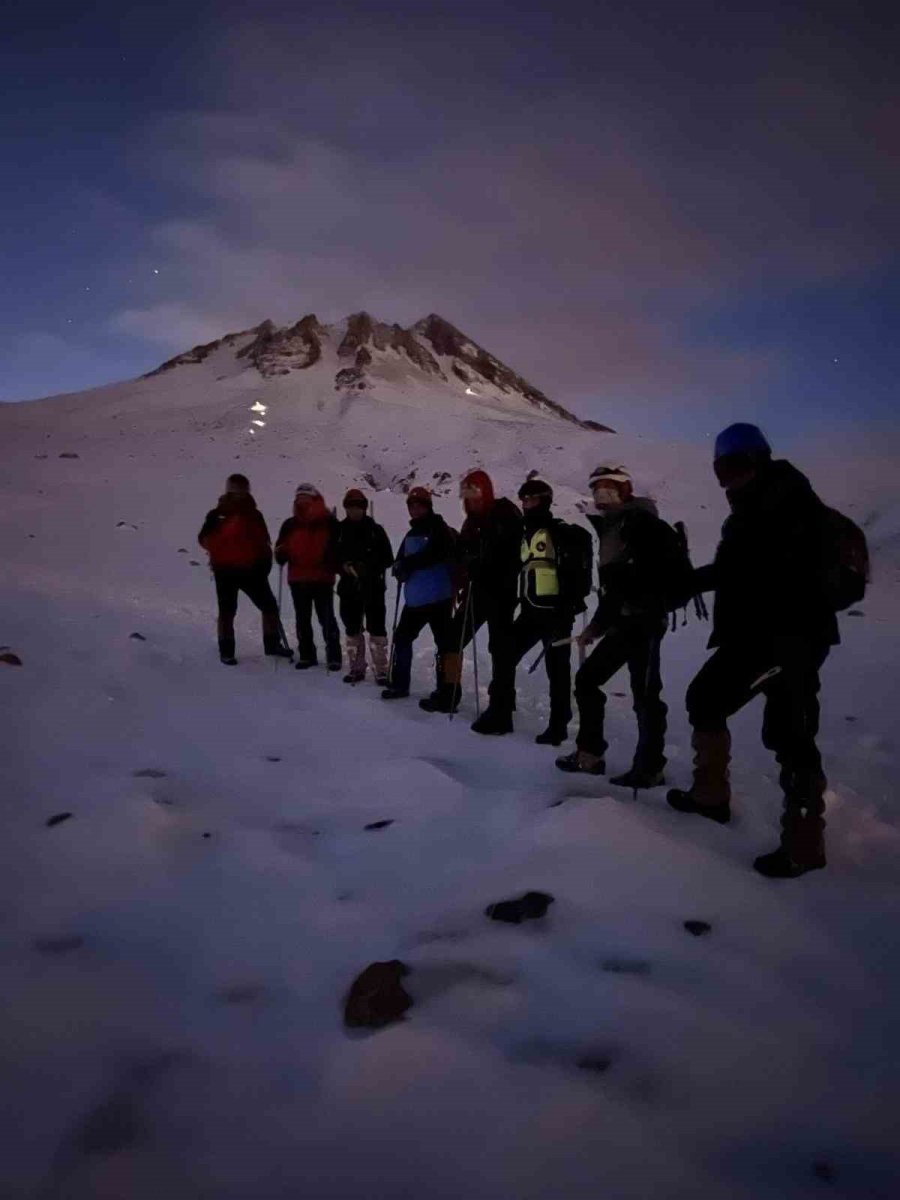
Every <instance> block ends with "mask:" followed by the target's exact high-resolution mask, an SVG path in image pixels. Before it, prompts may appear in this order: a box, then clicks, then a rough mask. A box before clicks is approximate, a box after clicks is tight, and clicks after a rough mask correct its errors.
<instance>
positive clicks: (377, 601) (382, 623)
mask: <svg viewBox="0 0 900 1200" xmlns="http://www.w3.org/2000/svg"><path fill="white" fill-rule="evenodd" d="M338 606H339V609H340V614H341V623H342V625H343V626H344V632H345V633H346V635H347V637H357V636H358V635H359V634H361V633H362V631H363V628H365V630H366V632H367V633H368V634H369V635H370V636H371V637H386V636H387V627H386V622H387V616H386V614H385V609H384V580H383V579H380V580H378V582H373V583H365V584H362V585H360V584H359V583H357V582H355V581H354V580H342V581H341V584H340V586H339V587H338Z"/></svg>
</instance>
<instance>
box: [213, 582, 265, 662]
mask: <svg viewBox="0 0 900 1200" xmlns="http://www.w3.org/2000/svg"><path fill="white" fill-rule="evenodd" d="M213 578H214V580H215V584H216V600H217V601H218V606H219V616H218V635H219V651H220V653H221V654H222V655H223V656H225V657H228V658H231V657H233V655H234V618H235V614H236V613H237V606H238V596H239V595H240V593H241V592H243V593H244V595H245V596H247V597H248V599H249V600H251V601H252V602H253V604H255V605H256V607H257V608H258V609H259V611H260V612H261V613H262V627H263V645H264V646H265V648H266V650H271V649H272V648H273V647H275V646H277V645H279V643H280V638H281V635H280V632H279V625H278V602H277V601H276V599H275V597H274V595H273V594H272V589H271V587H270V586H269V568H268V567H249V568H246V567H219V568H218V569H217V570H215V571H213Z"/></svg>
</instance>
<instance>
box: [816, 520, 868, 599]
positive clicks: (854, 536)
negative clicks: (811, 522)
mask: <svg viewBox="0 0 900 1200" xmlns="http://www.w3.org/2000/svg"><path fill="white" fill-rule="evenodd" d="M822 508H823V518H824V519H823V523H822V543H823V559H824V566H825V595H826V597H827V600H828V603H829V605H830V606H831V607H832V608H833V609H834V611H835V612H843V611H844V609H846V608H849V607H850V606H851V604H859V603H860V601H861V600H862V599H863V597H864V596H865V594H866V585H867V584H868V582H869V547H868V543H867V542H866V535H865V534H864V533H863V531H862V530H861V529H860V527H859V526H858V525H857V524H856V523H855V522H854V521H851V520H850V518H849V517H845V516H844V514H843V513H841V512H838V510H837V509H836V508H828V506H827V505H823V506H822Z"/></svg>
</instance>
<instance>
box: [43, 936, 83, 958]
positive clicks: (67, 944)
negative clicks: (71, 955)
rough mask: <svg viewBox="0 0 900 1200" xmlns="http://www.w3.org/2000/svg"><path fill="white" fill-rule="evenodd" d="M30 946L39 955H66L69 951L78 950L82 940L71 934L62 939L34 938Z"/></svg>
mask: <svg viewBox="0 0 900 1200" xmlns="http://www.w3.org/2000/svg"><path fill="white" fill-rule="evenodd" d="M32 944H33V945H34V948H35V950H38V951H39V952H40V953H41V954H68V952H69V951H70V950H80V949H81V947H82V946H83V945H84V938H83V937H79V936H78V934H77V933H73V934H69V935H68V936H65V935H64V936H63V937H47V938H35V939H34V942H33V943H32Z"/></svg>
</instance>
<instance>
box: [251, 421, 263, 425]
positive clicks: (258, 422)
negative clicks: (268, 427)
mask: <svg viewBox="0 0 900 1200" xmlns="http://www.w3.org/2000/svg"><path fill="white" fill-rule="evenodd" d="M253 424H254V425H260V426H262V425H265V421H253Z"/></svg>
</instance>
